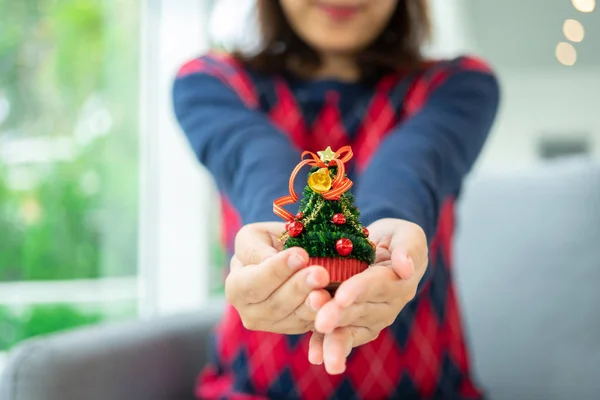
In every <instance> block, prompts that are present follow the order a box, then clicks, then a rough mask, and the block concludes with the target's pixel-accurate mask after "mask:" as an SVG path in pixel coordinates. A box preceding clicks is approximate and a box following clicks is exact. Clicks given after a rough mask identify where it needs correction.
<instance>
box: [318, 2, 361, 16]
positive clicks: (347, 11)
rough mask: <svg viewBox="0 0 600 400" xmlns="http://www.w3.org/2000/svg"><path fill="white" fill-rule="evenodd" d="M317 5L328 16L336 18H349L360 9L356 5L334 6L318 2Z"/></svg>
mask: <svg viewBox="0 0 600 400" xmlns="http://www.w3.org/2000/svg"><path fill="white" fill-rule="evenodd" d="M319 7H320V8H321V10H323V12H325V13H326V14H327V15H328V16H330V17H331V18H333V19H336V20H347V19H350V18H352V17H354V16H355V15H356V14H358V12H359V11H360V7H358V6H335V5H329V4H320V5H319Z"/></svg>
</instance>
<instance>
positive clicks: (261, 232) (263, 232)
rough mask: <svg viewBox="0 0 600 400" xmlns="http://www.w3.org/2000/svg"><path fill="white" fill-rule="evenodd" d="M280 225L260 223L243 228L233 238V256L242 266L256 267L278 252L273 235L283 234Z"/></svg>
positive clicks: (282, 228) (281, 225)
mask: <svg viewBox="0 0 600 400" xmlns="http://www.w3.org/2000/svg"><path fill="white" fill-rule="evenodd" d="M283 230H284V227H283V224H281V223H275V222H274V223H261V224H250V225H246V226H244V227H243V228H242V229H240V231H239V232H238V234H237V235H236V237H235V254H236V256H237V257H238V258H239V260H240V261H241V262H242V264H243V265H256V264H260V263H261V262H263V261H265V260H266V259H268V258H269V257H272V256H274V255H275V254H277V253H278V252H279V249H277V248H275V246H274V241H273V235H274V234H277V233H276V232H279V233H281V232H283Z"/></svg>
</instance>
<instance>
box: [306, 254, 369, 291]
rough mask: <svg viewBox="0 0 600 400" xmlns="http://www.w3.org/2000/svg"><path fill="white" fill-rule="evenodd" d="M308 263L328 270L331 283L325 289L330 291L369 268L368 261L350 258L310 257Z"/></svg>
mask: <svg viewBox="0 0 600 400" xmlns="http://www.w3.org/2000/svg"><path fill="white" fill-rule="evenodd" d="M308 265H320V266H321V267H323V268H325V269H326V270H327V272H329V278H330V282H331V284H330V285H329V286H328V288H327V289H328V290H330V291H335V289H337V287H338V286H340V283H342V282H344V281H345V280H346V279H349V278H350V277H352V276H354V275H356V274H359V273H361V272H363V271H364V270H366V269H367V268H369V264H368V263H366V262H364V261H359V260H354V259H351V258H329V257H327V258H326V257H311V258H309V260H308Z"/></svg>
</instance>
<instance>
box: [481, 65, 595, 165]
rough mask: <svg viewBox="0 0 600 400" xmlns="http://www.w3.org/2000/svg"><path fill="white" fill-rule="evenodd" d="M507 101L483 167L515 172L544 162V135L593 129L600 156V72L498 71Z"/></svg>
mask: <svg viewBox="0 0 600 400" xmlns="http://www.w3.org/2000/svg"><path fill="white" fill-rule="evenodd" d="M498 73H499V75H500V80H501V85H502V92H503V94H502V106H501V110H500V113H499V115H498V119H497V123H496V125H495V128H494V131H493V132H492V135H491V137H490V140H489V142H488V144H487V146H486V148H485V150H484V153H483V154H482V156H481V159H480V162H479V164H478V168H479V169H480V170H485V171H515V170H520V169H524V168H528V167H532V166H535V165H538V164H539V163H540V162H541V160H540V159H539V158H538V157H537V148H536V145H537V140H538V139H539V138H540V135H542V134H551V135H553V136H554V135H561V136H569V135H573V134H589V135H590V136H591V139H592V141H593V142H592V143H593V156H594V158H596V159H598V160H600V73H599V72H598V71H596V70H585V69H581V68H576V67H574V68H568V67H564V68H559V67H557V68H549V69H547V70H545V71H544V70H535V71H531V70H514V69H513V70H510V69H505V70H502V69H500V70H499V71H498Z"/></svg>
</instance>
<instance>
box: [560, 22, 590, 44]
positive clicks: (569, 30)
mask: <svg viewBox="0 0 600 400" xmlns="http://www.w3.org/2000/svg"><path fill="white" fill-rule="evenodd" d="M563 33H564V34H565V37H566V38H567V39H569V40H570V41H571V42H575V43H579V42H581V41H582V40H583V38H584V36H585V30H584V29H583V25H582V24H581V22H579V21H577V20H574V19H568V20H566V21H565V23H564V24H563Z"/></svg>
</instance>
